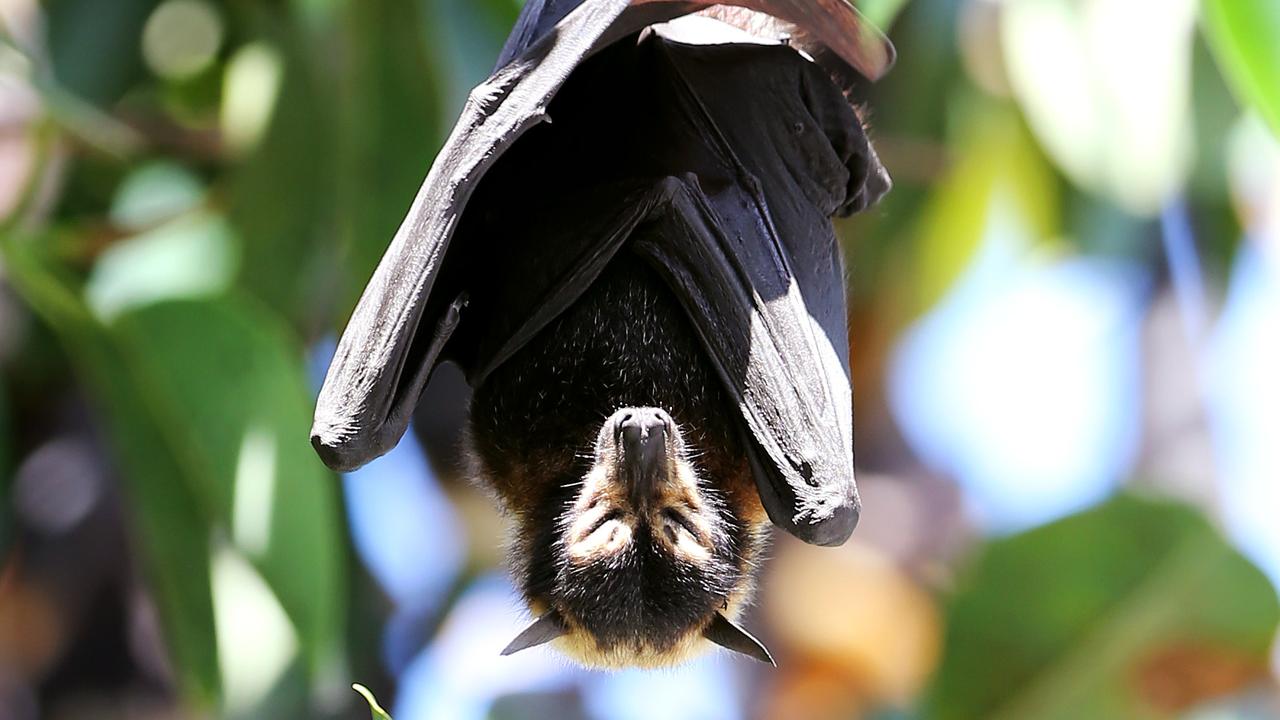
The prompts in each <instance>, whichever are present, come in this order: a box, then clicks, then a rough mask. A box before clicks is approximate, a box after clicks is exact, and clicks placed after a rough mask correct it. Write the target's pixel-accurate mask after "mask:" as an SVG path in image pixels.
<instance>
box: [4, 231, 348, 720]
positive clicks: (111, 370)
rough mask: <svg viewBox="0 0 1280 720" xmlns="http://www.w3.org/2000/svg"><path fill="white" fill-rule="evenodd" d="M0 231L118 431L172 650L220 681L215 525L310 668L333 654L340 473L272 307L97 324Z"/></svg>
mask: <svg viewBox="0 0 1280 720" xmlns="http://www.w3.org/2000/svg"><path fill="white" fill-rule="evenodd" d="M38 247H39V246H35V245H32V244H30V243H25V242H23V243H19V242H16V241H14V242H9V243H6V259H8V260H9V261H10V267H11V268H12V271H11V273H12V275H13V276H14V278H15V283H16V284H17V286H18V288H19V290H20V291H21V293H22V295H23V297H24V298H25V299H26V300H27V301H28V302H29V303H30V304H31V305H32V306H33V307H34V308H35V309H36V310H37V312H38V313H39V314H40V315H41V316H42V317H43V318H44V319H45V320H46V321H47V322H48V323H49V324H50V325H51V326H52V327H53V328H54V329H55V330H56V331H57V333H58V334H59V336H60V338H61V339H62V341H63V342H64V344H65V345H66V347H67V351H68V354H69V355H71V356H72V357H73V358H74V359H75V361H76V363H77V369H78V370H79V372H80V373H81V374H82V376H83V377H84V378H85V380H86V384H87V385H89V386H90V387H91V388H93V390H94V391H95V393H96V395H97V396H98V399H99V405H100V406H101V410H102V412H103V413H104V414H105V416H106V418H107V422H106V423H105V425H106V427H108V428H109V429H110V430H111V431H112V432H113V437H112V439H113V441H114V442H115V445H116V449H117V452H118V454H119V456H120V462H121V467H122V470H123V473H122V474H123V475H124V477H125V478H126V479H127V480H128V482H129V489H130V496H131V499H132V506H133V507H135V508H137V509H138V523H139V526H140V529H141V531H142V537H143V538H144V546H145V548H146V550H147V551H148V552H149V553H150V555H151V557H152V566H153V573H152V574H153V578H154V580H155V585H156V589H157V594H158V596H159V598H160V602H161V605H162V607H164V608H165V609H167V612H166V613H165V619H166V631H167V633H166V634H167V636H168V637H169V640H170V642H171V643H172V644H173V646H174V648H175V653H176V654H177V656H178V664H179V667H181V668H182V669H183V670H184V671H186V672H188V673H190V674H191V677H190V678H188V680H189V685H190V687H191V689H192V691H193V693H194V694H195V695H196V696H197V697H198V698H199V699H200V700H202V701H207V700H208V699H209V698H212V697H214V696H215V695H216V693H217V688H218V685H219V683H218V664H217V652H216V642H215V640H214V637H213V628H214V625H213V614H212V607H211V600H210V585H209V582H210V580H209V578H210V575H209V573H210V567H209V551H210V542H211V538H212V533H213V532H214V531H215V530H217V531H220V532H228V533H229V534H230V536H231V538H232V539H233V540H234V541H235V543H236V544H237V546H238V548H239V549H240V550H241V551H242V552H243V553H244V554H245V555H246V557H248V558H249V559H250V560H251V561H252V562H253V563H254V565H255V566H256V567H257V569H258V571H259V572H260V573H261V574H262V576H263V578H264V579H265V580H266V582H267V584H268V585H269V586H270V587H271V589H272V591H274V593H275V594H276V595H277V597H278V598H279V601H280V604H281V606H282V607H283V608H284V609H285V611H286V612H287V613H288V615H289V618H290V619H291V621H292V622H293V623H294V625H295V627H296V630H297V633H298V637H299V642H300V645H301V648H302V651H303V654H304V656H305V657H306V659H307V661H308V666H309V668H310V669H311V674H312V677H313V678H315V677H320V678H327V677H330V676H332V671H333V669H334V666H335V663H337V662H338V661H340V653H341V643H342V639H341V638H342V617H343V607H342V602H343V600H342V599H343V598H344V597H345V577H344V572H345V568H344V560H343V557H344V555H343V548H342V543H341V532H342V518H341V516H340V514H339V508H338V501H337V486H336V483H335V482H334V480H333V477H332V475H331V474H330V473H329V472H328V471H327V470H326V469H325V468H324V467H323V466H322V465H321V464H320V462H319V460H318V459H317V458H316V456H315V454H314V453H313V452H312V450H311V447H310V444H309V442H308V428H309V426H310V420H311V417H310V415H311V412H310V410H311V404H310V400H309V395H308V391H307V388H306V385H305V381H304V378H303V373H302V368H303V358H302V354H301V352H300V350H299V349H298V347H297V346H296V344H295V342H294V341H293V339H292V338H291V336H290V334H289V333H288V332H287V330H286V329H285V328H284V327H282V326H280V325H278V324H277V323H275V322H274V321H273V319H272V316H271V314H270V313H269V311H267V309H266V308H264V307H261V306H258V305H255V304H251V303H249V302H247V301H243V300H237V299H233V298H223V299H215V300H187V301H169V302H165V303H161V304H155V305H149V306H145V307H142V308H139V309H136V310H132V311H130V312H127V313H126V314H124V315H122V316H121V317H120V318H119V319H118V320H116V321H115V322H114V323H113V324H111V325H108V326H105V327H104V326H103V325H102V324H100V323H99V322H98V321H97V320H96V319H95V318H94V317H93V316H92V315H91V313H90V312H89V310H88V308H87V307H86V306H85V304H84V302H83V301H82V300H81V299H80V298H79V297H77V295H76V294H75V292H74V291H73V290H72V289H71V288H72V287H73V284H72V283H69V282H66V281H64V280H60V279H58V278H56V276H55V274H54V272H53V271H52V270H51V269H50V267H51V266H50V265H48V263H46V262H44V261H43V259H42V258H41V257H40V256H39V254H38V252H37V248H38Z"/></svg>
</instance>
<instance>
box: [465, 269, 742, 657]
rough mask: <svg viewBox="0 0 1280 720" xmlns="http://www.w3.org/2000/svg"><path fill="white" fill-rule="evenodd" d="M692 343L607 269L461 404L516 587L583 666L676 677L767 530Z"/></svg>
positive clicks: (656, 286)
mask: <svg viewBox="0 0 1280 720" xmlns="http://www.w3.org/2000/svg"><path fill="white" fill-rule="evenodd" d="M693 332H694V331H693V329H692V328H691V327H690V326H689V323H688V320H687V319H686V318H685V317H684V316H683V314H682V313H681V311H680V308H679V306H678V303H677V302H676V301H675V299H674V298H673V297H671V293H670V290H668V289H667V288H666V287H665V286H664V285H663V284H662V282H661V280H659V279H658V277H657V276H656V274H655V273H654V272H653V271H652V270H650V269H648V268H647V267H645V266H644V265H643V264H642V263H641V261H640V260H639V259H638V258H634V257H622V258H619V259H618V260H617V261H616V262H615V266H614V267H612V268H610V269H608V270H606V272H605V273H604V275H603V276H602V277H601V278H600V279H599V280H598V281H597V283H596V284H595V285H594V286H593V287H592V288H591V289H590V290H589V291H588V292H587V293H586V294H585V295H584V296H583V298H582V299H581V300H579V302H578V303H577V304H576V305H575V306H574V307H573V308H571V309H570V310H569V311H568V312H567V313H566V314H565V316H564V317H563V318H562V319H561V320H559V321H557V322H556V323H554V324H553V325H552V326H550V327H548V328H547V329H546V330H545V331H544V332H543V333H541V334H540V336H539V337H538V338H536V339H535V340H534V341H533V342H532V343H530V345H529V346H528V347H526V348H525V349H524V350H522V351H521V352H520V353H519V354H517V355H516V356H515V357H513V358H512V359H511V360H510V361H509V362H508V363H507V364H506V365H504V366H503V368H502V369H501V370H500V371H498V372H496V373H494V375H493V376H491V377H490V378H489V380H488V381H486V383H485V384H483V385H482V386H481V387H480V388H478V389H477V392H476V398H475V402H474V404H473V409H472V418H471V432H470V438H471V446H472V448H471V449H472V453H473V455H474V457H475V460H476V467H477V474H478V475H479V476H480V478H481V479H482V481H484V482H486V483H488V484H489V485H490V486H491V487H492V488H493V489H495V490H496V491H497V493H498V495H499V496H500V498H501V499H502V500H503V502H504V505H505V507H506V508H507V510H508V511H509V512H510V514H511V515H512V516H513V518H514V520H515V525H516V527H515V532H514V536H515V538H514V542H513V543H512V547H511V558H510V561H511V565H512V567H513V569H514V572H515V575H516V579H517V582H518V583H519V584H520V586H521V590H522V592H523V594H524V595H525V598H526V600H527V601H528V603H529V606H530V608H531V609H532V610H533V611H534V612H535V613H537V614H539V615H541V616H542V617H543V618H548V619H547V620H545V621H543V622H544V625H545V626H548V627H549V629H550V631H551V632H549V633H546V634H550V635H552V636H554V637H555V638H556V639H557V646H558V647H559V648H560V649H561V650H563V651H564V652H566V653H567V654H569V655H570V656H572V657H574V658H575V659H577V660H579V661H580V662H582V663H584V664H587V665H591V666H602V667H622V666H633V665H639V666H660V665H670V664H674V663H678V662H680V661H682V660H684V659H685V658H687V657H688V656H690V655H691V654H693V653H695V652H697V651H699V650H701V649H705V648H706V647H709V645H708V644H707V642H706V639H705V636H706V634H707V631H708V629H709V628H710V627H711V625H712V623H713V622H724V621H727V618H721V616H720V613H722V612H723V613H725V614H726V615H728V616H733V615H735V614H736V613H737V612H738V611H739V610H740V609H741V607H742V605H743V604H744V602H745V601H746V600H747V598H748V596H749V594H750V588H751V582H752V572H751V570H752V567H753V563H754V561H755V559H756V557H757V556H758V555H759V553H760V549H761V545H762V543H763V539H762V538H763V530H764V528H765V526H766V523H767V517H766V515H765V513H764V510H763V508H762V507H761V506H760V503H759V499H758V497H757V496H756V493H755V490H754V485H753V481H752V479H751V473H750V469H749V468H748V467H747V465H746V463H745V461H744V460H743V459H742V456H741V451H740V449H739V445H738V441H737V440H736V433H737V432H738V430H737V428H735V427H734V425H733V423H732V422H730V421H729V418H731V417H733V415H732V414H731V413H730V412H729V410H730V408H729V407H726V402H727V401H726V399H725V398H724V396H723V394H722V391H721V390H720V388H719V384H718V382H717V379H716V378H715V376H714V371H713V369H712V368H711V367H710V366H709V363H708V362H707V361H706V360H705V359H703V358H702V357H701V356H702V351H701V349H700V348H699V347H698V345H697V340H696V337H694V335H693ZM601 418H603V420H601ZM542 637H543V636H542V635H539V638H540V639H541V638H542ZM529 644H533V643H529ZM525 646H527V645H521V646H520V647H515V648H514V649H521V647H525Z"/></svg>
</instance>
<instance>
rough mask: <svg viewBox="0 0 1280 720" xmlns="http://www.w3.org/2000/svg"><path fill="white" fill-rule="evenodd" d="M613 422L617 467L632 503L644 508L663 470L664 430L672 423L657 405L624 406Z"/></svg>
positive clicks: (665, 435) (665, 441)
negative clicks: (616, 447)
mask: <svg viewBox="0 0 1280 720" xmlns="http://www.w3.org/2000/svg"><path fill="white" fill-rule="evenodd" d="M614 422H615V425H614V428H615V432H616V433H617V434H616V439H617V443H618V453H619V455H620V457H619V458H618V461H619V465H620V467H619V470H621V475H622V476H623V478H625V480H626V483H627V494H628V495H629V497H630V499H631V502H632V504H633V505H634V506H635V508H636V509H637V510H640V511H641V512H644V511H645V509H647V507H648V505H649V504H650V500H651V498H653V495H654V491H655V490H656V488H657V485H658V482H659V481H660V480H661V479H662V478H663V476H664V475H665V474H666V471H667V443H668V439H669V438H668V434H669V431H670V429H671V428H674V426H675V425H674V423H673V422H672V420H671V416H670V415H668V414H667V413H666V412H665V411H663V410H661V409H659V408H624V409H622V410H619V411H618V412H617V413H615V414H614Z"/></svg>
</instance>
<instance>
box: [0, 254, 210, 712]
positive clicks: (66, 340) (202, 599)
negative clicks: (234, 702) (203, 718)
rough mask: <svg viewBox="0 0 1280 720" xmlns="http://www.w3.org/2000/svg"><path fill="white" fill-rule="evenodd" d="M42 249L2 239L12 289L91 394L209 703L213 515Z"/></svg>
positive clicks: (163, 596)
mask: <svg viewBox="0 0 1280 720" xmlns="http://www.w3.org/2000/svg"><path fill="white" fill-rule="evenodd" d="M43 248H44V244H43V243H42V244H37V243H36V241H32V240H28V239H26V238H24V239H22V240H19V239H17V238H12V237H11V238H0V250H2V251H3V257H4V259H5V260H6V263H7V267H6V270H7V272H8V276H9V278H10V279H11V280H12V282H13V285H14V287H15V289H17V291H18V293H19V294H20V295H21V297H22V298H23V300H24V301H26V303H27V304H28V305H30V306H31V308H32V309H33V310H34V311H35V313H36V314H37V315H38V316H39V317H40V318H41V319H42V320H43V321H44V322H45V323H46V324H47V325H48V326H49V327H50V328H52V329H53V331H54V333H55V334H56V335H57V336H58V338H59V340H60V341H61V342H62V344H63V345H64V346H65V348H66V351H67V355H68V357H70V358H71V359H72V361H73V362H74V363H75V367H76V371H77V373H78V374H79V375H80V378H81V381H82V382H83V383H84V384H85V385H86V386H87V387H88V388H89V389H90V391H91V392H92V394H93V395H94V398H95V400H96V406H97V408H98V410H99V412H100V413H101V415H102V416H103V419H104V420H105V422H104V423H103V426H104V427H105V428H106V429H107V431H108V432H109V436H110V440H111V442H112V445H113V448H114V450H115V453H116V456H117V459H118V462H119V463H120V469H121V471H122V473H121V474H122V476H123V478H124V480H125V483H126V490H127V493H128V496H129V498H130V510H131V517H132V518H133V520H134V522H135V523H136V524H137V528H138V531H139V538H140V540H141V543H140V545H141V552H142V555H143V557H144V558H145V560H146V570H147V576H148V579H149V580H150V582H151V586H152V588H153V589H154V591H155V595H156V602H157V605H158V607H159V611H160V616H161V621H162V623H163V626H164V629H165V638H166V639H167V640H168V643H169V647H170V649H171V651H172V652H173V659H174V666H175V667H176V668H177V671H178V673H179V676H180V679H181V682H182V686H183V688H184V690H185V693H186V695H187V697H188V699H189V701H190V702H191V703H192V704H194V705H197V706H205V707H211V706H212V705H213V703H214V700H215V698H216V697H217V696H218V694H219V687H220V682H219V671H218V651H217V643H216V642H215V641H214V633H213V604H212V599H211V589H210V575H209V571H210V567H209V541H210V532H211V527H210V524H209V521H208V516H207V514H206V512H205V510H204V508H203V507H202V506H201V503H200V501H199V499H198V498H197V497H196V495H195V494H194V493H193V492H192V488H191V487H190V486H189V485H188V484H187V483H185V482H184V479H185V476H186V475H187V472H186V468H185V467H184V463H183V459H182V458H181V457H180V456H179V455H178V454H177V453H176V452H175V451H174V448H173V447H172V446H171V445H170V444H169V443H168V442H167V440H166V438H165V437H164V434H163V432H162V430H163V428H162V427H161V426H159V425H157V424H156V423H155V422H153V419H152V417H151V416H150V415H149V413H148V412H147V405H146V399H145V398H146V396H145V394H144V393H143V392H142V391H141V390H142V388H141V387H140V384H139V382H138V378H137V377H136V376H135V375H134V373H133V372H132V371H131V369H130V367H129V366H128V364H127V363H126V361H125V359H124V358H123V356H122V355H121V354H120V352H119V350H118V348H116V347H115V346H114V345H113V343H112V342H111V339H110V337H109V336H108V334H107V333H106V331H105V329H104V328H102V327H101V326H100V325H98V324H97V323H96V321H95V320H94V319H93V317H92V315H91V314H90V313H89V311H88V308H86V307H85V306H84V304H83V303H82V302H81V300H80V298H79V297H77V295H76V293H75V291H74V290H73V289H72V288H73V284H72V283H70V282H68V281H67V280H66V279H65V278H63V277H60V276H59V275H58V273H57V271H56V270H55V267H56V266H54V265H53V264H51V263H50V262H48V259H47V258H46V257H45V256H44V255H43V253H42V250H43Z"/></svg>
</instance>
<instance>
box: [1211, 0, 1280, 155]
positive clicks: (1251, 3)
mask: <svg viewBox="0 0 1280 720" xmlns="http://www.w3.org/2000/svg"><path fill="white" fill-rule="evenodd" d="M1201 9H1202V15H1203V18H1204V27H1205V31H1206V33H1207V35H1208V36H1209V41H1210V43H1211V44H1212V45H1213V49H1214V51H1215V53H1216V54H1217V56H1218V62H1219V64H1220V65H1221V66H1222V70H1223V73H1225V74H1226V76H1227V77H1228V79H1229V80H1230V81H1231V84H1232V86H1233V87H1234V88H1235V90H1236V93H1237V94H1238V95H1239V96H1240V97H1242V98H1244V99H1245V100H1247V101H1248V102H1249V103H1250V104H1252V105H1254V106H1255V107H1257V108H1258V110H1259V111H1261V112H1262V114H1263V116H1265V117H1266V118H1267V121H1268V122H1269V123H1270V124H1271V129H1272V130H1273V131H1275V132H1278V133H1280V3H1277V2H1275V0H1202V2H1201Z"/></svg>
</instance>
